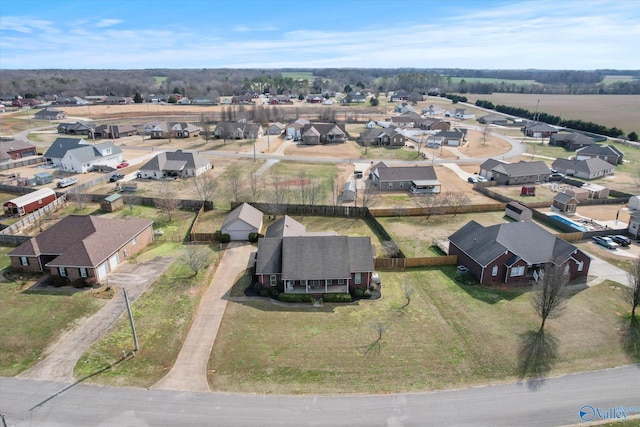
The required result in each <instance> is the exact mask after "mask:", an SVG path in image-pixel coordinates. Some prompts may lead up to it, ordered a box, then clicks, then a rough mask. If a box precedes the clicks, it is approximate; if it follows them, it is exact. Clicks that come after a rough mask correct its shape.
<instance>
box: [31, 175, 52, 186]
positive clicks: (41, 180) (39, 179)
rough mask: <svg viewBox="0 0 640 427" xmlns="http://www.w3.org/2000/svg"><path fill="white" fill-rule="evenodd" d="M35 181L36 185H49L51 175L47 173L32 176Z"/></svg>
mask: <svg viewBox="0 0 640 427" xmlns="http://www.w3.org/2000/svg"><path fill="white" fill-rule="evenodd" d="M33 177H34V178H35V180H36V185H44V184H50V183H52V182H53V175H51V174H50V173H49V172H39V173H37V174H35V175H34V176H33Z"/></svg>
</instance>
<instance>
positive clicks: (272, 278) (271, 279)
mask: <svg viewBox="0 0 640 427" xmlns="http://www.w3.org/2000/svg"><path fill="white" fill-rule="evenodd" d="M276 283H278V276H276V275H275V274H271V275H269V285H270V286H275V285H276Z"/></svg>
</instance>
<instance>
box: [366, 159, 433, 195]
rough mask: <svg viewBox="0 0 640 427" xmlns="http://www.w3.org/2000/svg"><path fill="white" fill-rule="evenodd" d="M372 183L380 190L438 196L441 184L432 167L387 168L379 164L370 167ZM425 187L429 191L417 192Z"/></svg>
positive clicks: (384, 164) (381, 163)
mask: <svg viewBox="0 0 640 427" xmlns="http://www.w3.org/2000/svg"><path fill="white" fill-rule="evenodd" d="M371 175H372V178H373V182H374V183H375V184H376V185H377V186H378V188H379V189H380V190H390V191H395V190H408V191H411V192H413V193H425V192H426V193H431V194H438V193H440V190H441V184H440V182H439V181H438V176H437V175H436V171H435V169H434V168H433V166H394V167H391V166H387V164H386V163H384V162H380V163H378V164H376V165H374V166H372V167H371ZM423 186H427V187H428V188H427V190H429V191H419V190H420V189H421V187H423Z"/></svg>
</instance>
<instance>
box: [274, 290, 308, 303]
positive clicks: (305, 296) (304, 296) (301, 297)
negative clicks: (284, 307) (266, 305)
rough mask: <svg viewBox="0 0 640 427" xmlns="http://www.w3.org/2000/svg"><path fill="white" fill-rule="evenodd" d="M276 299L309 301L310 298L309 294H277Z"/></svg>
mask: <svg viewBox="0 0 640 427" xmlns="http://www.w3.org/2000/svg"><path fill="white" fill-rule="evenodd" d="M278 300H280V301H282V302H309V303H310V302H311V300H312V298H311V295H309V294H287V293H284V292H283V293H280V294H278Z"/></svg>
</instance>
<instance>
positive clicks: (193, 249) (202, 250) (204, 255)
mask: <svg viewBox="0 0 640 427" xmlns="http://www.w3.org/2000/svg"><path fill="white" fill-rule="evenodd" d="M209 254H210V252H209V250H208V249H207V248H206V247H205V246H196V245H192V246H188V247H186V248H185V249H184V250H183V251H182V255H181V256H180V261H182V262H183V263H184V264H185V265H186V266H187V267H189V269H190V270H191V271H193V275H194V276H197V275H198V272H200V270H202V269H204V268H205V267H207V266H208V265H209Z"/></svg>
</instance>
